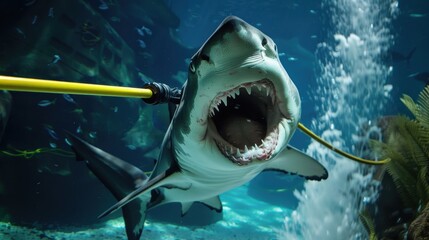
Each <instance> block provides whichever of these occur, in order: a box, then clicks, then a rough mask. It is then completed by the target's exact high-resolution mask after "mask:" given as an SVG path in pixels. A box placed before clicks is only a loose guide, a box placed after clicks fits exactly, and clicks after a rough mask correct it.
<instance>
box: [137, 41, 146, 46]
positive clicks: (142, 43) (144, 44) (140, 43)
mask: <svg viewBox="0 0 429 240" xmlns="http://www.w3.org/2000/svg"><path fill="white" fill-rule="evenodd" d="M137 42H138V43H139V46H140V47H141V48H146V43H145V42H144V41H143V40H141V39H139V40H137Z"/></svg>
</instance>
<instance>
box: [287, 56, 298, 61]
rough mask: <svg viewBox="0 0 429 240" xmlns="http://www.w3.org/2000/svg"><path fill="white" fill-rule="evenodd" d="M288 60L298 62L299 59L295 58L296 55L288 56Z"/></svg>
mask: <svg viewBox="0 0 429 240" xmlns="http://www.w3.org/2000/svg"><path fill="white" fill-rule="evenodd" d="M287 60H288V61H289V62H296V61H298V58H295V57H288V58H287Z"/></svg>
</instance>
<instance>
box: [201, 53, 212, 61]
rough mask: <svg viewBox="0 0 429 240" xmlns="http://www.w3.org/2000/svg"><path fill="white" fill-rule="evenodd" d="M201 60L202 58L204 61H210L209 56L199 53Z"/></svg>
mask: <svg viewBox="0 0 429 240" xmlns="http://www.w3.org/2000/svg"><path fill="white" fill-rule="evenodd" d="M201 60H204V61H207V62H210V57H209V56H207V54H204V53H203V54H201Z"/></svg>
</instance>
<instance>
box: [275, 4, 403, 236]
mask: <svg viewBox="0 0 429 240" xmlns="http://www.w3.org/2000/svg"><path fill="white" fill-rule="evenodd" d="M322 10H327V11H326V12H327V14H326V16H328V17H329V18H330V19H329V22H330V26H332V27H333V28H332V29H330V32H328V36H327V41H326V42H325V43H321V44H319V47H318V50H317V53H316V54H317V57H318V59H319V60H318V63H319V64H318V65H319V68H320V72H319V76H317V81H318V86H319V87H318V89H317V90H315V92H314V94H313V95H314V96H318V98H316V99H315V100H316V105H318V106H320V108H319V111H320V112H319V114H320V116H321V117H320V118H319V119H317V120H314V121H313V129H315V131H316V132H319V133H321V137H322V138H323V139H325V140H328V142H332V143H333V145H334V146H335V147H338V148H341V149H344V150H348V151H352V152H353V151H355V154H358V155H359V154H362V153H361V152H356V149H355V148H354V147H353V145H354V144H359V143H357V142H354V141H353V139H357V138H353V137H352V136H353V134H354V133H356V132H357V131H358V130H359V128H360V127H361V126H362V124H363V123H368V122H369V121H370V120H372V119H375V118H376V117H378V116H380V114H383V110H384V105H385V103H386V102H387V101H388V99H389V94H388V93H387V94H386V89H385V86H386V84H387V82H388V79H389V77H390V74H391V71H392V69H391V67H389V66H387V65H385V64H384V63H382V62H380V59H381V56H383V54H386V53H387V51H388V49H389V47H390V46H392V44H393V41H392V40H393V34H392V33H391V21H392V19H394V17H395V16H396V14H397V11H398V3H397V1H386V0H376V1H374V0H356V1H350V0H324V1H322ZM358 140H360V141H367V140H368V139H367V138H365V139H364V138H360V139H358ZM307 153H308V154H310V155H313V156H314V157H315V158H316V159H318V160H319V161H320V162H321V163H322V164H323V165H324V166H326V167H327V168H328V172H329V178H328V179H327V180H326V181H324V182H321V183H317V184H315V183H313V182H307V183H305V187H304V190H303V191H301V192H298V191H295V192H294V194H295V196H296V197H297V198H298V199H299V201H300V202H299V205H298V208H297V209H296V210H295V211H293V213H292V214H291V216H288V217H286V218H285V222H284V223H285V232H283V233H281V234H280V235H279V238H281V239H319V240H322V239H367V233H366V231H365V229H364V228H363V226H362V224H360V222H359V216H358V215H359V211H360V210H361V209H362V207H363V206H364V205H365V204H368V203H372V202H374V201H375V199H376V198H377V189H378V185H377V183H376V182H375V181H374V180H372V171H371V169H368V166H366V165H359V164H357V163H355V162H352V161H349V160H346V159H343V158H342V157H340V156H338V155H335V154H334V153H333V152H331V151H330V150H329V149H326V148H324V147H322V146H320V144H318V143H316V142H312V143H311V144H310V146H309V147H308V149H307Z"/></svg>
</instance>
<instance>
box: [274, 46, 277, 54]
mask: <svg viewBox="0 0 429 240" xmlns="http://www.w3.org/2000/svg"><path fill="white" fill-rule="evenodd" d="M274 52H277V45H276V44H274Z"/></svg>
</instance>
